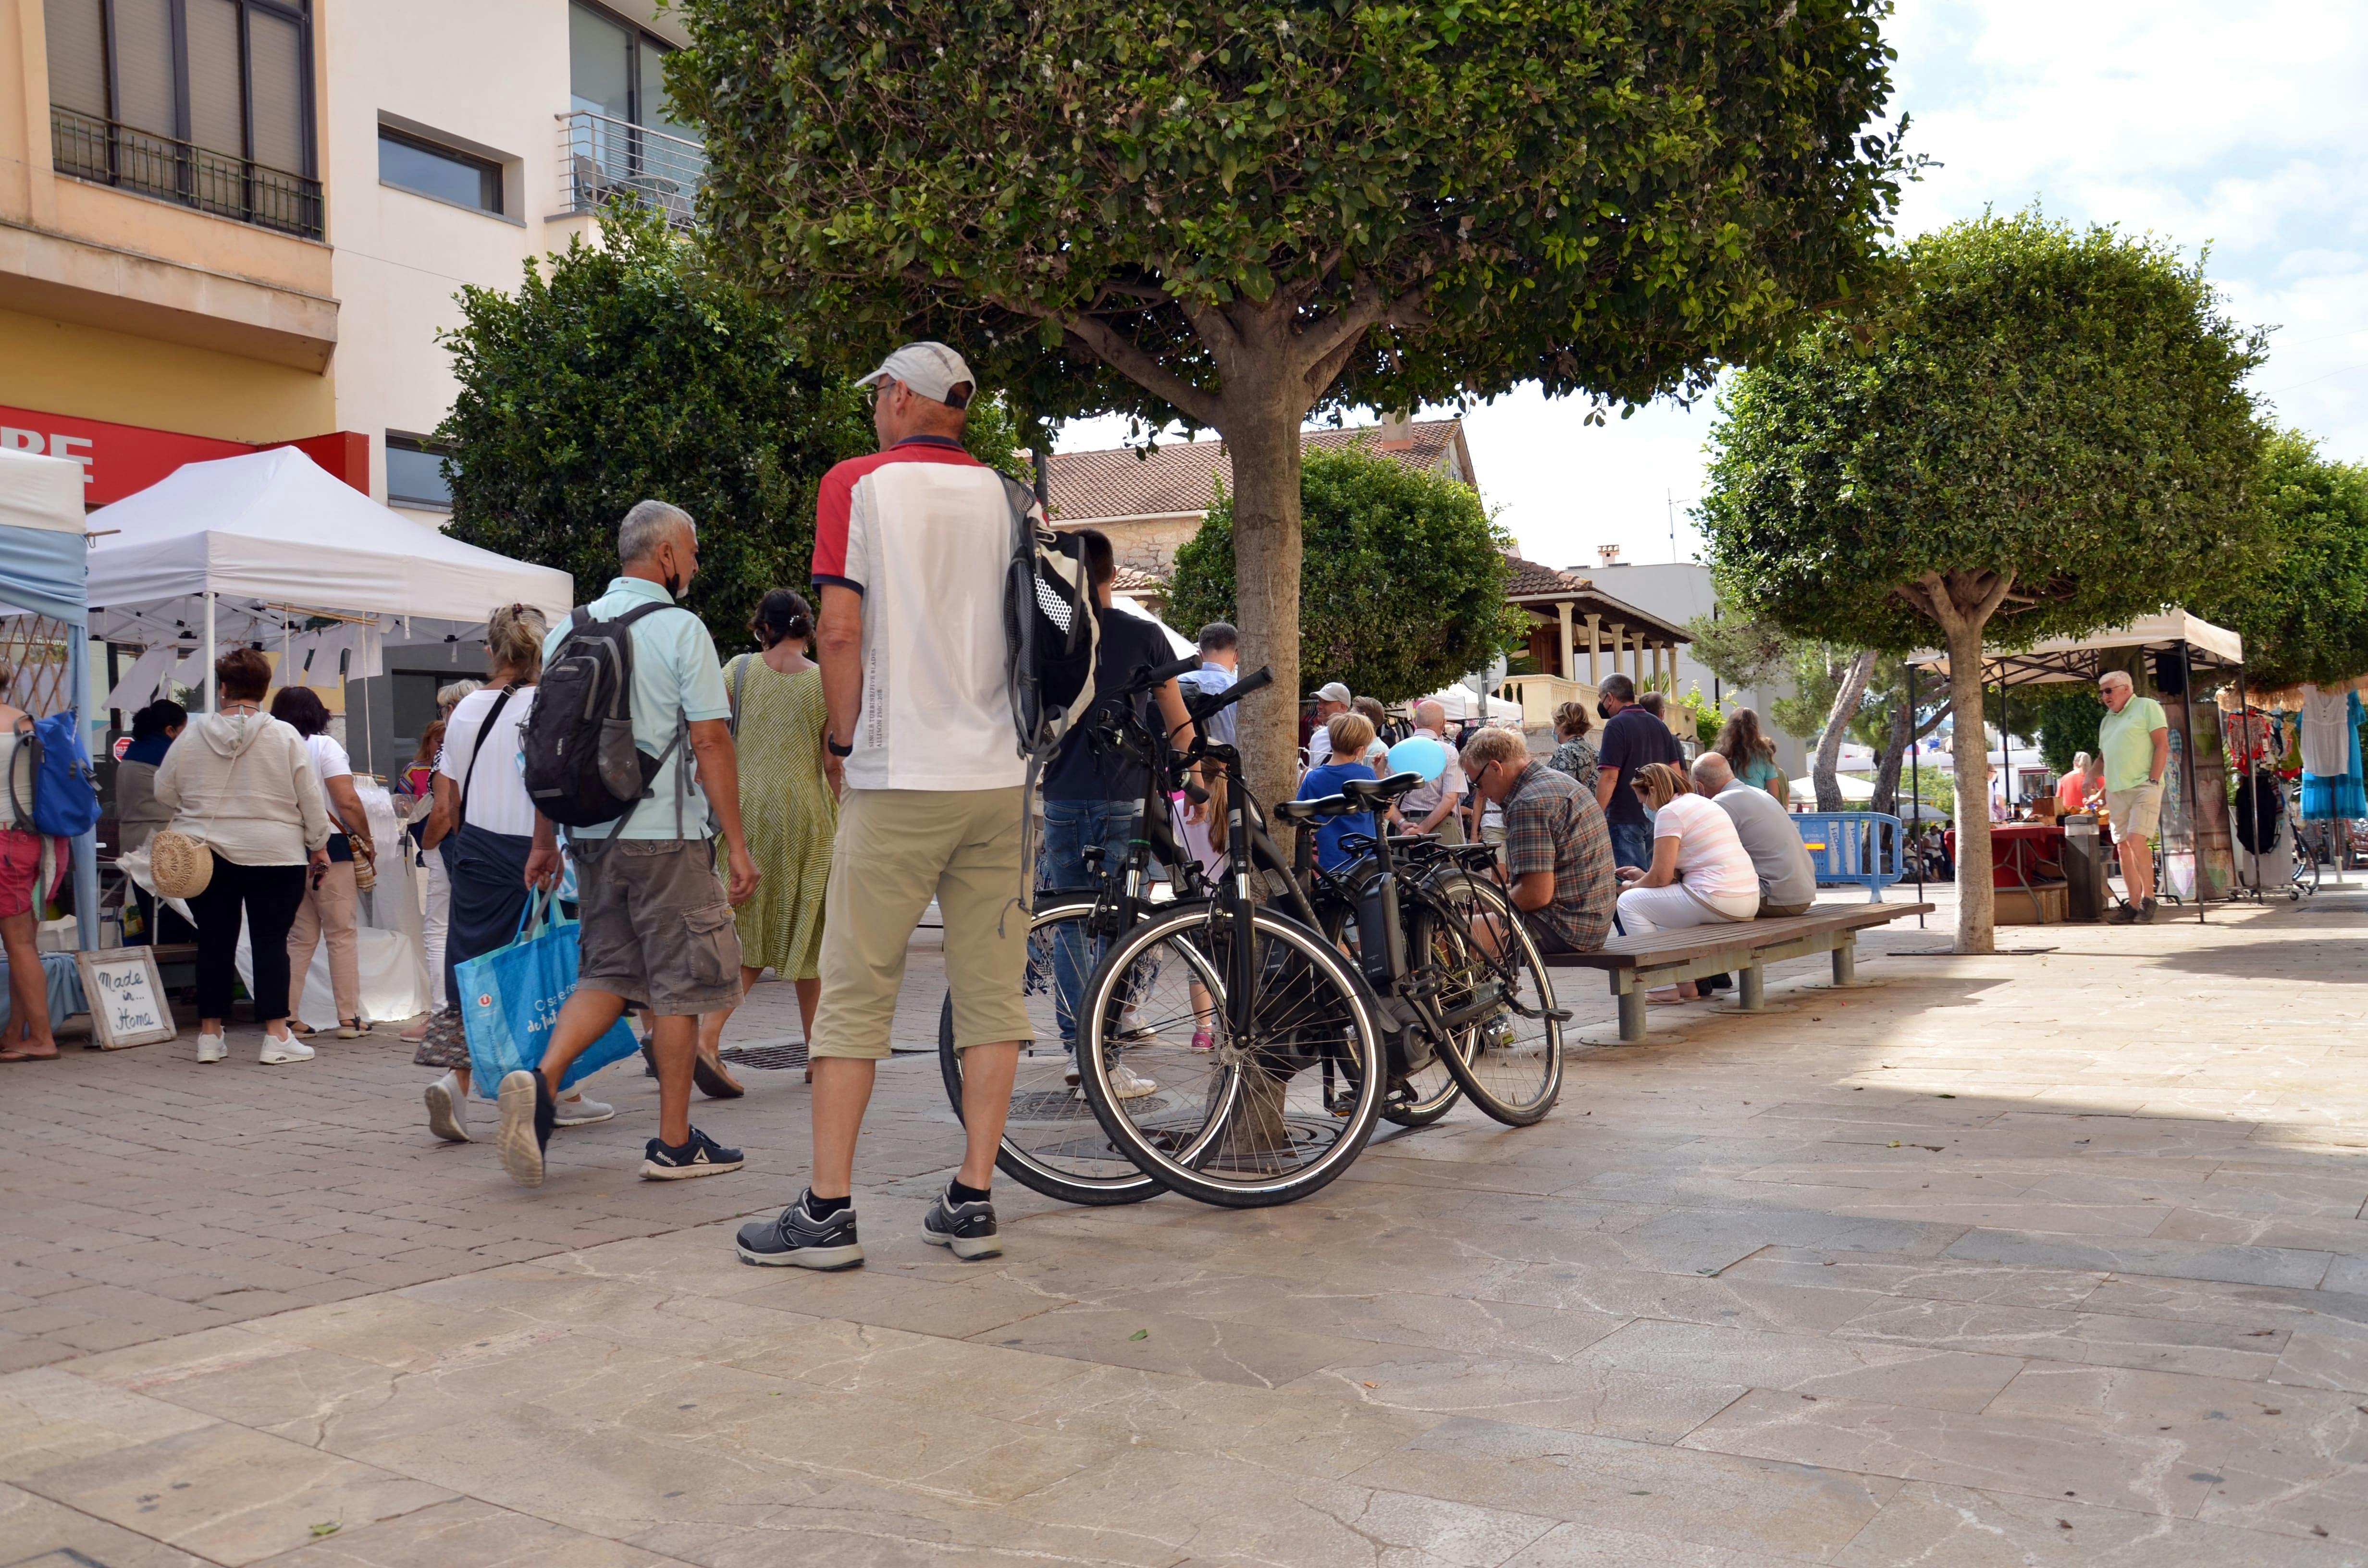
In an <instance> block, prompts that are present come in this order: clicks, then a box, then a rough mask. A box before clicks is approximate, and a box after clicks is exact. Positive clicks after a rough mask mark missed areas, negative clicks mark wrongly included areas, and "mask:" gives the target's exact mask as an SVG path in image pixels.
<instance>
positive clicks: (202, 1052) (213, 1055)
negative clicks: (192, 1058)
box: [198, 1034, 230, 1062]
mask: <svg viewBox="0 0 2368 1568" xmlns="http://www.w3.org/2000/svg"><path fill="white" fill-rule="evenodd" d="M229 1054H230V1047H229V1046H227V1045H225V1044H223V1043H222V1036H220V1035H218V1034H201V1035H199V1037H198V1060H199V1061H200V1062H220V1061H221V1060H222V1058H223V1057H225V1056H228V1055H229Z"/></svg>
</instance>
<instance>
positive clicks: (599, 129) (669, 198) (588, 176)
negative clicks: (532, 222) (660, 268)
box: [559, 109, 707, 228]
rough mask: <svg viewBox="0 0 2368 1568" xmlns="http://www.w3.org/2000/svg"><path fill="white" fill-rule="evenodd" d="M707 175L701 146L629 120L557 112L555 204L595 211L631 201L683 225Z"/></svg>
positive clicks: (582, 111)
mask: <svg viewBox="0 0 2368 1568" xmlns="http://www.w3.org/2000/svg"><path fill="white" fill-rule="evenodd" d="M706 177H707V149H706V148H705V147H703V146H701V145H700V143H698V142H693V141H690V140H689V139H688V138H686V137H681V136H670V135H668V134H667V133H666V132H665V131H653V130H651V129H650V128H649V127H648V126H645V125H635V124H633V123H632V121H631V120H624V119H610V118H609V116H607V115H605V114H594V113H593V112H592V111H591V110H589V109H577V110H575V112H573V113H570V114H563V115H561V116H560V117H559V208H560V210H561V211H563V212H597V211H598V210H600V209H601V208H602V207H605V206H607V205H608V204H609V202H611V201H632V202H636V203H638V204H640V205H642V206H644V207H649V208H653V209H655V210H658V211H660V212H663V213H665V214H666V222H669V223H672V224H673V225H675V227H677V228H689V226H690V223H691V221H692V218H693V216H694V214H695V212H696V210H697V208H698V205H699V187H700V182H701V181H703V180H705V179H706Z"/></svg>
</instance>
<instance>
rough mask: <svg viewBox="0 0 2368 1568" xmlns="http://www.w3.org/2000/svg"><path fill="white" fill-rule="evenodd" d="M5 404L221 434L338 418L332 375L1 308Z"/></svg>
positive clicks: (313, 426) (249, 434) (318, 427)
mask: <svg viewBox="0 0 2368 1568" xmlns="http://www.w3.org/2000/svg"><path fill="white" fill-rule="evenodd" d="M0 403H7V404H11V405H13V406H15V407H18V408H35V409H40V410H41V411H42V412H43V413H47V414H73V415H81V416H82V417H84V418H85V419H106V420H111V421H113V422H114V423H116V424H118V425H145V426H152V427H154V428H155V429H159V430H177V431H180V432H182V433H183V434H185V435H190V436H212V437H218V438H219V439H222V440H225V441H255V442H260V441H291V440H297V439H300V438H302V437H306V436H317V435H319V434H320V433H321V432H323V431H324V430H331V429H335V428H336V392H335V389H334V387H333V386H332V384H331V382H330V379H329V378H328V377H326V376H322V375H315V374H313V373H312V372H310V371H306V370H299V369H290V367H287V366H284V365H273V364H268V363H267V362H265V361H263V360H260V359H249V358H243V357H241V356H239V355H234V354H217V353H213V352H211V351H209V350H207V349H203V348H192V347H186V346H184V345H181V344H177V343H163V342H159V341H157V340H156V339H154V338H153V337H134V336H132V335H130V334H128V333H120V332H108V331H105V330H103V329H101V328H98V327H91V326H77V325H75V324H72V323H69V322H54V321H48V320H44V319H42V318H41V317H39V316H28V315H21V314H18V313H17V312H14V311H0Z"/></svg>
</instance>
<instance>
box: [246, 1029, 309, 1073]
mask: <svg viewBox="0 0 2368 1568" xmlns="http://www.w3.org/2000/svg"><path fill="white" fill-rule="evenodd" d="M255 1059H256V1061H257V1062H262V1063H263V1064H264V1065H265V1066H266V1067H285V1066H287V1065H288V1064H289V1063H290V1062H310V1061H312V1060H313V1048H312V1047H311V1046H309V1045H306V1044H305V1043H304V1042H303V1041H302V1040H298V1039H297V1038H296V1037H295V1036H294V1035H292V1034H268V1033H267V1034H266V1035H265V1036H264V1037H263V1049H262V1050H261V1051H257V1052H256V1056H255Z"/></svg>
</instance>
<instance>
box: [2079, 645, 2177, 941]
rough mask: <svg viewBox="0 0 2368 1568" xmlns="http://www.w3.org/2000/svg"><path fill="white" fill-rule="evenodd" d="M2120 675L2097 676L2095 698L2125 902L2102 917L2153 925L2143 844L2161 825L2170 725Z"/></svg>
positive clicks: (2149, 867)
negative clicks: (2100, 711)
mask: <svg viewBox="0 0 2368 1568" xmlns="http://www.w3.org/2000/svg"><path fill="white" fill-rule="evenodd" d="M2136 690H2137V688H2136V687H2134V686H2133V685H2131V684H2130V677H2129V676H2128V674H2127V672H2125V671H2122V670H2107V671H2106V672H2105V673H2104V674H2103V675H2100V676H2098V677H2097V695H2098V697H2100V699H2103V701H2104V704H2105V708H2106V710H2107V711H2106V713H2105V717H2104V719H2103V720H2102V721H2101V722H2100V723H2099V724H2098V726H2097V749H2098V751H2099V752H2100V754H2102V756H2103V757H2104V763H2105V809H2106V810H2107V811H2108V812H2112V819H2113V842H2114V844H2115V845H2116V846H2119V848H2120V851H2121V857H2122V886H2123V890H2124V892H2126V894H2127V897H2128V902H2127V903H2125V904H2123V907H2121V908H2120V909H2117V910H2115V911H2113V913H2112V915H2109V916H2107V918H2108V919H2110V920H2112V922H2113V923H2114V924H2115V925H2117V926H2127V925H2130V924H2133V923H2135V924H2139V925H2149V924H2151V923H2152V922H2153V920H2154V911H2155V903H2154V849H2153V846H2152V845H2151V844H2150V843H2149V842H2148V841H2149V840H2151V839H2152V838H2153V837H2154V834H2155V829H2156V828H2157V826H2159V825H2160V824H2161V822H2162V776H2163V770H2164V769H2166V768H2168V767H2169V766H2170V721H2169V719H2168V718H2166V717H2164V715H2163V711H2162V704H2161V703H2159V702H2157V701H2156V700H2155V699H2153V698H2151V697H2140V696H2137V695H2136Z"/></svg>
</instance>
